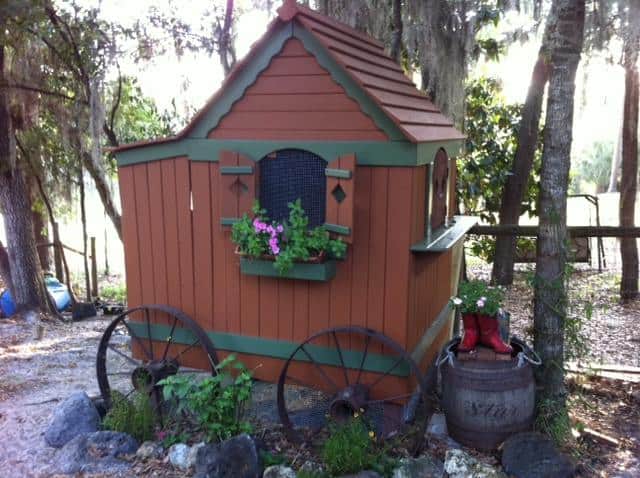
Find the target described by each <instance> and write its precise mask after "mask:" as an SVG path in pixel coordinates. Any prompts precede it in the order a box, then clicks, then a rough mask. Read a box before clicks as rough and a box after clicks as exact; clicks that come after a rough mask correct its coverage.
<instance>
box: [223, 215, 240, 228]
mask: <svg viewBox="0 0 640 478" xmlns="http://www.w3.org/2000/svg"><path fill="white" fill-rule="evenodd" d="M238 221H240V218H239V217H221V218H220V224H222V225H223V226H233V225H234V224H235V223H236V222H238Z"/></svg>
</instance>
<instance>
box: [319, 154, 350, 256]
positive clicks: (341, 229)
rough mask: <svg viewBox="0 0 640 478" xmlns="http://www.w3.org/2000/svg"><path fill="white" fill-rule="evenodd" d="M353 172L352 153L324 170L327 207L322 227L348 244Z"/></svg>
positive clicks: (333, 162)
mask: <svg viewBox="0 0 640 478" xmlns="http://www.w3.org/2000/svg"><path fill="white" fill-rule="evenodd" d="M355 172H356V155H355V154H353V153H352V154H345V155H343V156H340V157H339V158H338V159H337V160H335V161H332V162H331V163H329V164H328V167H327V169H325V176H327V207H326V213H325V224H324V226H325V227H326V228H327V230H328V231H330V232H333V233H336V234H340V235H342V236H343V239H344V241H345V242H348V243H351V241H352V239H353V211H354V207H353V203H354V200H355V188H354V176H355Z"/></svg>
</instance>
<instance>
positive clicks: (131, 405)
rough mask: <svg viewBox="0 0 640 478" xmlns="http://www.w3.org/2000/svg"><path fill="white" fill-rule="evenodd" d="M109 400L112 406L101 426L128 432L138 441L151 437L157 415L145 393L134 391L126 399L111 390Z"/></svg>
mask: <svg viewBox="0 0 640 478" xmlns="http://www.w3.org/2000/svg"><path fill="white" fill-rule="evenodd" d="M111 401H112V406H111V408H110V409H109V411H108V412H107V414H106V416H105V417H104V419H103V420H102V426H103V428H105V429H106V430H113V431H116V432H123V433H128V434H129V435H131V436H132V437H134V438H135V439H136V440H138V441H139V442H143V441H147V440H152V439H153V437H154V430H155V427H156V424H157V422H158V417H157V414H156V412H155V410H154V408H153V404H152V403H151V399H150V398H149V396H148V395H147V394H144V393H139V392H135V393H134V394H133V396H132V398H131V399H128V398H126V397H125V396H124V395H123V394H121V393H119V392H116V391H113V392H112V393H111Z"/></svg>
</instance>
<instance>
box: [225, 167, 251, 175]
mask: <svg viewBox="0 0 640 478" xmlns="http://www.w3.org/2000/svg"><path fill="white" fill-rule="evenodd" d="M220 174H229V175H240V174H253V166H220Z"/></svg>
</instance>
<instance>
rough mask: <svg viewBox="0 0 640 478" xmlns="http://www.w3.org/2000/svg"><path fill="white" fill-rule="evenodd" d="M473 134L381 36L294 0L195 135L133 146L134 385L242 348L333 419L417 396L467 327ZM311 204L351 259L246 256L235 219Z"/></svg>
mask: <svg viewBox="0 0 640 478" xmlns="http://www.w3.org/2000/svg"><path fill="white" fill-rule="evenodd" d="M463 143H464V137H463V135H462V134H461V133H460V132H459V131H458V130H457V129H456V128H455V127H454V126H453V123H452V121H450V120H449V119H448V118H446V117H445V116H443V114H441V112H440V111H439V110H438V108H437V107H436V106H435V105H434V104H433V103H432V102H431V101H430V100H429V99H428V97H427V96H425V94H424V93H422V92H421V91H419V90H418V89H417V88H416V87H415V86H414V84H413V83H412V82H411V80H410V79H409V78H408V77H407V76H405V74H404V72H403V70H402V68H401V67H400V66H399V65H398V64H397V63H395V62H394V61H393V60H392V59H391V58H390V57H389V56H388V55H387V54H386V53H385V50H384V46H383V45H382V44H381V43H380V42H378V41H376V40H374V39H372V38H370V37H368V36H366V35H364V34H362V33H360V32H358V31H356V30H354V29H352V28H350V27H348V26H346V25H344V24H341V23H338V22H337V21H335V20H333V19H330V18H328V17H325V16H322V15H320V14H319V13H317V12H314V11H312V10H310V9H307V8H305V7H302V6H299V5H296V4H295V2H284V4H283V6H282V7H280V9H279V12H278V16H277V18H276V19H275V20H274V21H273V22H272V23H271V24H270V25H269V27H268V29H267V32H266V33H265V34H264V36H263V37H262V38H261V39H260V40H259V41H258V42H257V43H256V44H255V45H254V46H253V47H252V49H251V50H250V52H249V53H248V54H247V56H246V57H245V59H244V60H242V61H241V62H239V63H238V64H237V65H236V66H235V67H234V69H233V70H232V71H231V73H230V74H229V75H228V77H227V78H226V80H225V81H224V83H223V85H222V86H221V88H220V89H219V91H218V92H216V93H215V94H214V95H213V96H212V97H211V99H210V100H209V101H208V102H207V104H206V105H204V107H203V108H202V109H201V110H200V111H199V112H198V113H197V114H196V116H195V117H194V118H193V120H192V121H191V122H190V123H189V124H188V126H187V127H186V128H185V129H184V130H183V131H181V132H180V133H179V134H178V135H177V136H175V137H171V138H167V139H160V140H153V141H147V142H140V143H135V144H128V145H124V146H121V147H119V148H117V149H115V156H116V158H117V164H118V176H119V187H120V194H121V200H122V230H123V239H124V247H125V262H126V282H127V295H128V306H129V307H130V310H129V311H128V312H127V313H125V315H127V318H126V319H122V320H121V322H120V326H123V325H124V326H125V327H126V331H127V333H129V334H131V335H133V336H134V337H133V341H132V347H131V349H132V351H133V356H134V358H135V359H137V360H139V361H140V362H139V363H140V366H139V367H137V368H136V370H135V371H134V377H133V378H134V379H133V382H134V384H135V383H136V377H139V376H141V374H142V372H141V371H144V372H146V373H147V375H149V374H150V375H151V376H153V377H154V378H156V379H158V378H162V377H164V376H166V375H167V374H171V373H174V372H175V370H176V369H177V368H178V367H179V366H184V367H187V368H194V369H204V370H209V369H212V368H213V366H214V364H215V363H217V360H218V359H219V358H220V357H221V356H224V355H226V354H228V353H235V354H237V356H238V358H239V359H240V360H241V361H242V362H244V363H245V364H246V366H247V367H248V368H250V369H252V370H253V371H254V375H255V377H256V378H258V379H260V380H263V381H266V382H272V383H278V386H279V390H280V393H281V394H284V395H286V393H285V391H286V387H287V386H292V387H293V386H301V387H303V386H304V387H309V388H313V389H317V390H320V391H323V392H325V395H326V394H327V393H328V394H329V398H328V399H327V398H326V396H325V399H324V400H325V402H326V406H327V407H329V409H330V410H331V411H332V412H336V413H339V411H340V409H341V408H342V409H344V408H345V407H346V409H348V410H350V409H357V408H360V407H362V406H363V405H367V404H373V403H374V402H375V403H377V404H380V403H383V402H384V403H386V402H389V403H395V404H403V403H406V402H407V401H408V400H409V399H410V397H411V395H412V394H415V390H416V388H417V389H420V384H421V381H422V380H423V377H424V372H425V370H426V369H427V367H428V365H429V364H430V363H431V362H432V361H433V360H434V358H435V355H436V353H437V351H438V350H439V349H440V348H441V347H442V345H443V344H444V343H445V342H446V341H447V340H448V339H449V338H450V337H451V335H452V326H453V315H454V314H453V311H452V310H451V309H450V307H449V305H448V301H449V298H450V297H451V296H452V294H454V293H455V291H456V288H457V281H458V277H459V270H460V264H461V257H462V243H463V238H464V235H465V233H466V232H467V231H468V229H469V228H470V227H472V226H473V224H474V220H473V218H468V217H463V216H454V215H453V212H454V210H455V206H454V205H455V201H456V200H455V180H456V167H455V162H454V160H453V159H452V158H454V157H455V156H456V155H458V153H459V152H460V151H461V148H462V147H463ZM298 198H300V199H301V201H302V204H303V206H304V209H305V210H306V211H307V212H308V213H309V221H310V225H324V227H325V228H326V229H327V230H328V231H329V232H330V233H331V235H332V236H334V237H341V238H342V239H343V240H344V241H345V242H346V243H347V244H348V249H347V254H346V257H345V258H344V259H343V260H328V261H326V262H325V263H323V264H299V266H300V267H299V274H298V275H297V276H295V277H290V276H286V275H285V276H279V275H277V274H273V271H272V270H268V269H265V268H264V267H262V268H261V267H258V266H257V265H256V264H251V261H244V262H243V260H242V258H241V257H240V256H238V255H237V254H236V251H235V247H234V244H233V243H232V241H231V239H230V234H231V226H232V225H233V224H234V223H235V222H236V221H238V220H239V218H240V217H241V216H242V215H243V214H245V213H250V211H251V207H252V204H253V203H254V201H255V200H256V199H259V200H260V203H261V204H262V205H263V207H264V208H265V209H266V210H267V212H268V213H269V214H270V215H271V216H272V217H281V216H282V215H283V214H285V213H284V212H283V211H286V209H287V208H286V206H287V203H289V202H291V201H294V200H296V199H298ZM123 317H124V316H123ZM125 321H126V323H125ZM112 325H113V324H112ZM116 327H117V326H116V325H113V328H112V329H111V331H108V332H107V333H106V334H105V337H104V338H103V342H104V344H103V345H104V348H103V352H104V354H106V352H107V351H108V350H109V346H108V343H109V340H113V337H114V335H113V332H114V330H115V328H116ZM110 334H111V335H110ZM194 344H195V345H194ZM168 357H173V358H174V359H175V361H174V362H171V361H170V360H168ZM176 357H177V358H176ZM168 362H171V363H170V364H167V363H168ZM100 367H101V365H100V357H99V365H98V368H99V375H100V373H101V372H100V370H101V369H100ZM105 367H106V366H105V365H104V364H103V365H102V375H103V377H102V383H101V389H102V390H103V393H104V391H105V389H106V390H107V391H108V390H109V386H110V383H109V378H108V377H107V375H108V370H105ZM214 373H215V372H214ZM135 374H138V375H135ZM383 382H384V383H385V385H384V386H383V387H380V386H379V385H380V384H381V383H383ZM422 391H423V392H424V390H422ZM278 405H279V411H280V416H281V418H282V420H283V422H285V424H286V425H288V426H290V427H291V428H296V424H295V420H294V419H293V418H292V416H293V413H292V412H291V410H290V409H289V408H288V405H287V403H286V397H279V398H278ZM372 406H373V405H372ZM356 407H357V408H356Z"/></svg>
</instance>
